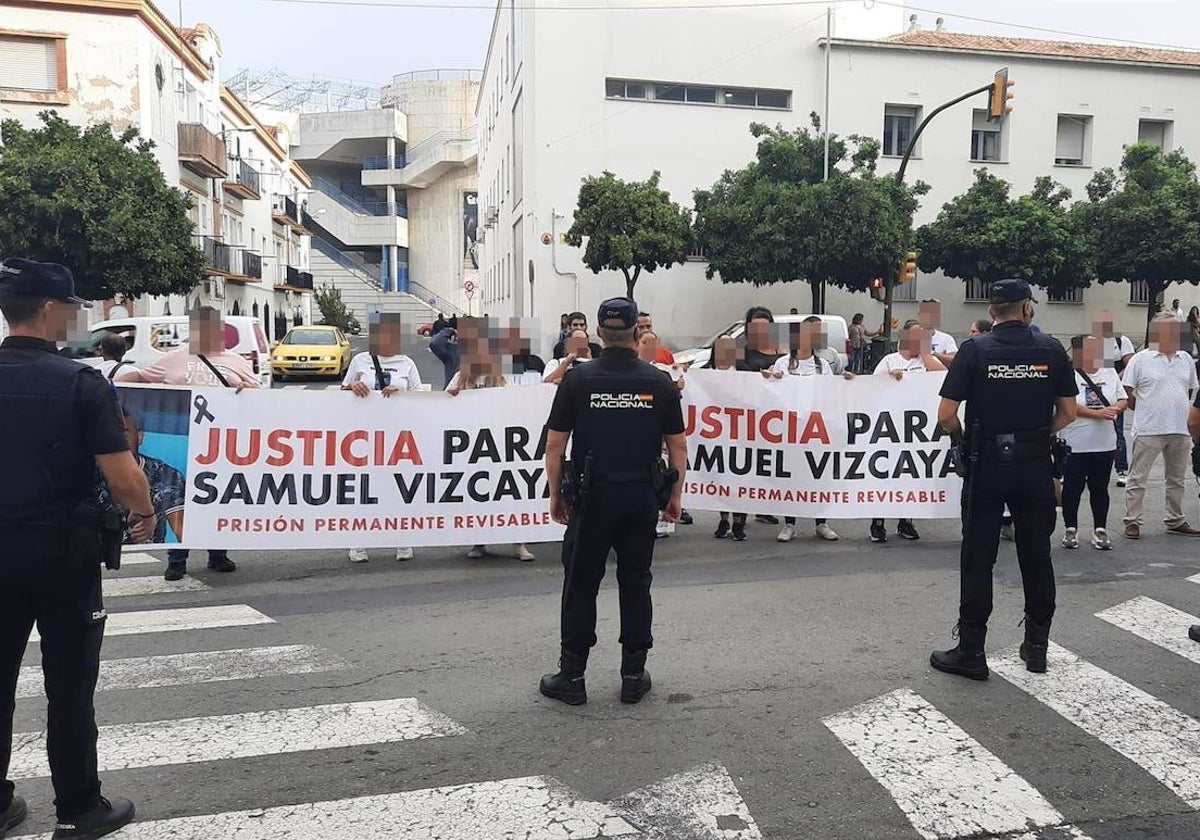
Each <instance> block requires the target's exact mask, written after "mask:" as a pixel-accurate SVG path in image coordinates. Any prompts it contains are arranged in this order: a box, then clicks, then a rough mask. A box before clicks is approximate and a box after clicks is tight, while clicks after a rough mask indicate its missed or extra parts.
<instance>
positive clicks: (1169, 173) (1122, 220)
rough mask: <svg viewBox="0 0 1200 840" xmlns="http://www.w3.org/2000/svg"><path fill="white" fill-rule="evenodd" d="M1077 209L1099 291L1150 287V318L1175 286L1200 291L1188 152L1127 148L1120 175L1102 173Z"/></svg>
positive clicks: (1196, 207)
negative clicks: (1138, 284)
mask: <svg viewBox="0 0 1200 840" xmlns="http://www.w3.org/2000/svg"><path fill="white" fill-rule="evenodd" d="M1087 191H1088V201H1086V202H1081V203H1080V204H1079V205H1077V207H1076V211H1077V212H1078V214H1079V216H1080V222H1081V224H1082V225H1083V227H1084V229H1085V230H1086V231H1087V236H1088V239H1089V242H1090V244H1091V249H1092V252H1093V253H1094V254H1095V260H1096V276H1097V278H1098V279H1099V281H1100V282H1101V283H1114V282H1122V281H1131V280H1141V281H1145V283H1146V286H1147V288H1148V290H1149V293H1150V295H1149V303H1148V306H1147V312H1146V317H1147V320H1149V318H1150V317H1152V316H1153V313H1154V311H1155V307H1156V302H1157V301H1158V299H1159V296H1160V295H1162V293H1163V292H1164V291H1165V290H1166V288H1167V287H1168V286H1169V285H1171V284H1172V283H1192V284H1193V285H1194V284H1196V283H1200V182H1198V181H1197V180H1196V167H1195V164H1193V163H1192V161H1191V160H1189V159H1188V157H1187V155H1185V154H1184V153H1183V152H1182V151H1179V150H1176V151H1172V152H1165V153H1164V152H1163V151H1162V150H1161V149H1159V148H1157V147H1156V146H1152V145H1149V144H1146V143H1138V144H1135V145H1132V146H1128V147H1126V149H1125V154H1124V156H1123V158H1122V160H1121V168H1120V172H1119V173H1117V172H1113V171H1112V169H1103V170H1101V171H1099V172H1097V173H1096V175H1095V176H1094V177H1093V178H1092V181H1091V183H1089V184H1088V187H1087Z"/></svg>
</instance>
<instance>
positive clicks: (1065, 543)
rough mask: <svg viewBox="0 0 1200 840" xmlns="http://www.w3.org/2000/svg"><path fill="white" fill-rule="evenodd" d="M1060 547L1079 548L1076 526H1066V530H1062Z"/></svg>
mask: <svg viewBox="0 0 1200 840" xmlns="http://www.w3.org/2000/svg"><path fill="white" fill-rule="evenodd" d="M1062 547H1063V548H1079V529H1078V528H1068V529H1067V530H1065V531H1063V538H1062Z"/></svg>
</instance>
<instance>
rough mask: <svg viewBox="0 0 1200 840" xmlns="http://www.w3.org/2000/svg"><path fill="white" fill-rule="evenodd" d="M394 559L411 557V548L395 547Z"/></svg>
mask: <svg viewBox="0 0 1200 840" xmlns="http://www.w3.org/2000/svg"><path fill="white" fill-rule="evenodd" d="M396 559H397V560H411V559H413V550H412V549H411V548H397V549H396Z"/></svg>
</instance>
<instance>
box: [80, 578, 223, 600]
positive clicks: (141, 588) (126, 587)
mask: <svg viewBox="0 0 1200 840" xmlns="http://www.w3.org/2000/svg"><path fill="white" fill-rule="evenodd" d="M208 589H209V586H208V584H206V583H201V582H200V581H198V580H196V579H195V578H194V577H188V576H187V575H185V576H184V577H183V579H182V580H164V579H163V578H162V576H161V575H154V576H152V577H126V578H105V579H104V582H103V591H104V597H105V598H123V597H127V596H131V595H169V594H170V593H172V592H207V591H208Z"/></svg>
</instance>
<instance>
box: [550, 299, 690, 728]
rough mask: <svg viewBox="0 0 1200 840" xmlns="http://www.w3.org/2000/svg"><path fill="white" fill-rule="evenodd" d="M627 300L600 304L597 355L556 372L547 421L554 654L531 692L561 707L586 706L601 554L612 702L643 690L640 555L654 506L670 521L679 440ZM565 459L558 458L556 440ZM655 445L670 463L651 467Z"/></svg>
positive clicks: (676, 418)
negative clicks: (611, 587)
mask: <svg viewBox="0 0 1200 840" xmlns="http://www.w3.org/2000/svg"><path fill="white" fill-rule="evenodd" d="M637 319H638V305H637V304H636V303H635V302H634V301H632V300H630V299H629V298H613V299H611V300H606V301H605V302H604V303H602V304H600V312H599V315H598V318H597V321H598V323H597V327H598V332H599V335H600V338H601V340H602V341H603V342H604V346H605V349H604V352H603V353H601V355H600V357H599V358H598V359H596V360H595V361H592V362H589V363H588V364H586V365H581V366H580V367H578V368H576V369H575V370H573V371H571V372H570V373H569V374H567V376H566V378H565V379H564V380H563V383H562V385H560V386H559V389H558V392H557V393H556V394H555V396H554V405H553V408H551V410H550V419H549V421H548V422H547V428H548V431H547V437H546V467H547V474H548V477H549V482H550V510H551V515H552V516H553V518H554V521H555V522H559V523H561V524H565V525H566V526H567V533H566V536H565V538H564V540H563V567H564V570H565V574H564V577H563V596H562V651H561V656H560V658H559V671H558V673H557V674H548V675H547V676H545V677H542V681H541V692H542V694H544V695H545V696H547V697H550V698H553V699H555V700H561V701H562V702H564V703H569V704H571V705H580V704H582V703H586V702H587V690H586V688H585V686H584V678H583V674H584V670H585V668H586V666H587V659H588V652H589V651H590V650H591V648H592V647H593V646H594V645H595V644H596V595H597V593H598V592H599V590H600V582H601V580H603V578H604V568H605V563H606V562H607V560H608V554H609V551H610V550H612V551H615V552H616V555H617V583H618V585H619V589H620V606H621V702H623V703H637V702H638V701H639V700H641V699H642V698H643V697H644V696H646V694H647V692H649V691H650V675H649V674H648V673H646V652H647V651H649V649H650V647H651V645H652V644H653V642H654V639H653V637H652V636H651V633H650V620H651V604H650V581H651V574H650V560H651V557H652V556H653V554H654V543H655V524H656V523H657V521H658V515H659V511H660V510H662V511H663V516H664V518H666V519H667V521H670V522H677V521H678V520H679V513H680V510H681V501H682V494H683V475H684V472H685V471H686V469H687V439H686V437H685V435H684V423H683V411H682V406H681V401H680V394H679V389H678V388H677V387H676V386H675V384H674V383H673V382H672V381H671V377H670V376H668V375H667V374H666V373H664V372H663V371H661V370H658V369H657V368H655V367H654V366H653V365H650V364H647V363H646V362H643V361H641V360H639V359H638V357H637V350H636V343H635V341H634V331H635V329H636V327H637ZM568 437H570V438H571V439H572V444H571V461H570V463H564V456H565V454H566V449H567V439H568ZM664 440H665V441H666V445H667V452H668V455H669V459H670V465H669V468H668V467H664V465H663V463H662V460H661V458H662V449H663V441H664Z"/></svg>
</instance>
